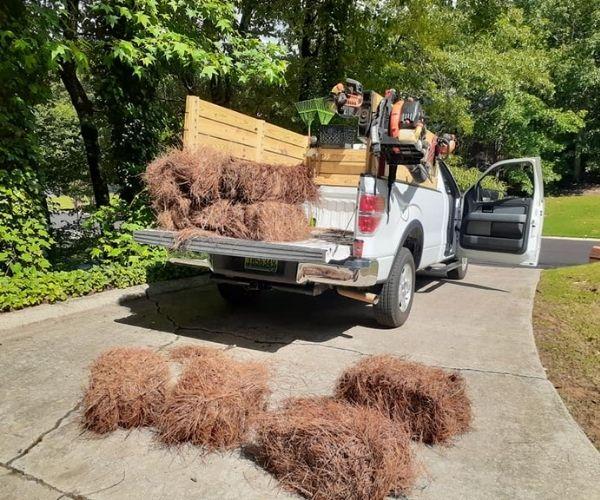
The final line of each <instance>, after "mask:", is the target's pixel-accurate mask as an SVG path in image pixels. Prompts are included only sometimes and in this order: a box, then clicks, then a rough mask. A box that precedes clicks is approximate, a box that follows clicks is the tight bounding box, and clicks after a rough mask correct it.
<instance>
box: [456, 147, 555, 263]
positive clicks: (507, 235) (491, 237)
mask: <svg viewBox="0 0 600 500" xmlns="http://www.w3.org/2000/svg"><path fill="white" fill-rule="evenodd" d="M490 177H495V178H496V179H499V180H501V181H503V182H505V184H506V186H507V188H506V192H499V191H497V190H493V189H489V183H486V179H488V178H490ZM486 186H487V188H486ZM543 216H544V185H543V182H542V167H541V160H540V158H539V157H535V158H518V159H514V160H504V161H500V162H498V163H495V164H494V165H492V166H491V167H490V168H489V169H488V170H486V171H485V173H484V174H483V175H482V176H481V177H480V178H479V180H478V181H477V183H476V184H475V185H473V186H471V187H470V188H469V189H468V190H467V191H466V192H465V193H464V195H463V197H462V215H461V220H460V221H459V250H458V257H461V258H467V259H473V260H476V261H480V262H488V263H492V264H507V265H518V266H536V265H537V263H538V257H539V254H540V245H541V239H542V224H543V220H544V219H543Z"/></svg>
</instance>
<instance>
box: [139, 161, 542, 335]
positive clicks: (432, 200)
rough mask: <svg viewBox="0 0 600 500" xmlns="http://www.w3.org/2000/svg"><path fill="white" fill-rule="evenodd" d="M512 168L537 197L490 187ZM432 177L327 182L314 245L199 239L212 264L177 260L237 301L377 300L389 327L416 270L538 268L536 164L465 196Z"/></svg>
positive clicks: (404, 311)
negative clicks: (268, 293) (267, 297)
mask: <svg viewBox="0 0 600 500" xmlns="http://www.w3.org/2000/svg"><path fill="white" fill-rule="evenodd" d="M514 169H521V170H523V171H524V173H525V174H526V175H528V177H529V179H530V185H531V186H533V192H532V193H530V194H525V193H523V192H519V191H517V192H511V188H510V187H509V189H508V191H507V192H506V193H502V194H499V193H497V192H490V190H487V189H484V187H483V182H484V178H485V177H487V176H495V177H499V176H500V177H502V176H503V175H504V173H505V172H507V171H509V172H510V171H513V173H514ZM383 173H384V174H385V173H386V172H383ZM434 174H435V175H433V176H432V179H433V182H430V183H429V185H428V186H423V185H418V184H415V183H412V182H406V181H405V180H403V179H402V178H399V179H398V178H397V180H396V182H394V183H393V185H392V191H391V193H389V196H388V182H387V179H386V176H385V175H381V176H375V175H372V174H369V173H366V174H365V173H363V174H361V175H359V176H356V178H357V180H358V185H356V186H355V187H352V186H331V185H323V186H321V187H320V194H321V199H320V201H319V203H318V204H316V205H307V206H306V210H307V212H308V213H310V215H311V218H312V219H313V221H314V222H315V230H314V232H313V235H312V238H311V239H309V240H306V241H297V242H291V243H270V242H261V241H250V240H241V239H235V238H225V237H218V236H215V237H194V238H191V239H189V240H187V241H186V242H185V243H184V245H183V247H182V248H181V250H185V251H187V252H193V253H196V252H197V253H201V254H205V255H206V254H208V259H200V258H199V259H198V260H195V259H191V260H190V259H187V260H177V262H179V263H181V264H185V265H198V266H206V267H208V268H209V269H210V272H211V276H212V279H213V280H214V281H216V282H217V284H218V289H219V291H220V293H221V295H222V296H223V297H224V298H225V299H226V300H228V301H230V302H232V303H237V302H242V301H247V300H248V299H249V298H250V297H252V296H254V295H256V294H258V293H260V292H261V291H263V290H270V289H276V290H286V291H290V292H298V293H304V294H310V295H318V294H320V293H322V292H323V291H325V290H327V289H335V290H337V291H338V293H340V294H341V295H345V296H347V297H350V298H354V299H357V300H361V301H363V302H368V303H371V304H372V305H373V311H374V314H375V318H376V320H377V321H378V322H379V323H380V324H381V325H383V326H387V327H396V326H400V325H402V324H403V323H404V322H405V321H406V320H407V318H408V316H409V313H410V310H411V306H412V302H413V298H414V293H415V273H416V272H418V271H431V270H437V272H438V273H445V275H446V276H447V277H448V278H450V279H462V278H463V277H464V276H465V274H466V272H467V265H468V260H469V259H476V260H477V261H480V262H487V263H497V264H503V265H525V266H535V265H537V261H538V255H539V250H540V242H541V234H542V222H543V203H544V201H543V184H542V174H541V165H540V159H539V158H519V159H514V160H505V161H501V162H498V163H496V164H494V165H492V166H491V167H490V168H489V169H488V170H487V171H486V172H485V173H484V174H483V175H482V177H481V179H480V180H479V181H478V182H477V183H476V184H475V185H474V186H473V187H471V188H470V189H469V190H467V191H466V192H465V193H464V194H461V193H460V191H459V189H458V187H457V185H456V182H455V181H454V178H453V177H452V174H451V172H450V170H449V169H448V168H447V167H446V165H445V163H444V162H443V161H441V160H440V161H438V162H437V164H436V166H435V172H434ZM521 175H523V173H521ZM134 237H135V240H136V241H138V242H139V243H143V244H149V245H161V246H165V247H168V248H173V247H174V246H175V241H176V234H175V233H173V232H170V231H164V230H159V229H148V230H141V231H137V232H136V233H135V235H134Z"/></svg>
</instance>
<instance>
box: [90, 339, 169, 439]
mask: <svg viewBox="0 0 600 500" xmlns="http://www.w3.org/2000/svg"><path fill="white" fill-rule="evenodd" d="M169 378H170V371H169V365H168V363H167V361H166V360H165V359H163V358H162V357H161V356H160V355H159V354H157V353H155V352H154V351H152V350H151V349H149V348H145V347H117V348H114V349H110V350H108V351H106V352H105V353H103V354H102V355H100V357H98V358H97V359H96V360H95V361H94V363H92V365H91V367H90V381H89V385H88V387H87V389H86V391H85V395H84V398H83V406H84V412H83V426H84V427H85V428H86V429H89V430H91V431H94V432H98V433H105V432H109V431H114V430H116V429H117V427H124V428H130V427H137V426H142V425H152V424H154V423H155V421H156V418H157V416H158V415H159V413H160V411H161V408H162V405H163V403H164V399H165V393H166V387H167V384H168V382H169Z"/></svg>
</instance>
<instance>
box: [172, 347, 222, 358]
mask: <svg viewBox="0 0 600 500" xmlns="http://www.w3.org/2000/svg"><path fill="white" fill-rule="evenodd" d="M226 356H227V355H226V354H225V351H223V349H216V348H215V347H206V346H202V345H194V344H184V345H180V346H177V347H174V348H173V349H171V350H170V351H169V359H172V360H173V361H179V362H187V361H193V360H194V359H196V358H205V357H212V358H219V359H225V358H226Z"/></svg>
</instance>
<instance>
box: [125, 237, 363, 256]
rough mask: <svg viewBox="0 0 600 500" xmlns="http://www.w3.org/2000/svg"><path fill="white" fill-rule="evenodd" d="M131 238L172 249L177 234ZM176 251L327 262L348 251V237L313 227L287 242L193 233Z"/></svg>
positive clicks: (349, 242) (350, 241) (350, 250)
mask: <svg viewBox="0 0 600 500" xmlns="http://www.w3.org/2000/svg"><path fill="white" fill-rule="evenodd" d="M133 238H134V239H135V241H137V242H138V243H142V244H145V245H158V246H162V247H166V248H171V249H174V248H175V247H176V238H177V233H176V232H174V231H164V230H161V229H144V230H140V231H134V233H133ZM177 250H180V251H188V252H202V253H207V254H211V255H229V256H232V257H256V258H263V259H275V260H281V261H291V262H314V263H327V262H330V261H339V260H344V259H347V258H348V257H350V255H351V253H352V237H351V236H350V235H349V233H344V232H341V231H329V232H328V231H322V230H316V231H315V233H314V236H313V238H311V239H308V240H304V241H293V242H289V243H283V242H278V243H269V242H265V241H252V240H242V239H237V238H226V237H224V236H195V237H192V238H190V239H188V240H186V241H184V242H183V243H182V244H181V245H179V246H178V247H177Z"/></svg>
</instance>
